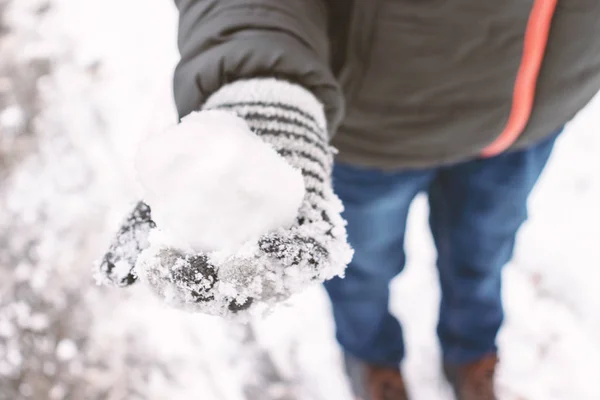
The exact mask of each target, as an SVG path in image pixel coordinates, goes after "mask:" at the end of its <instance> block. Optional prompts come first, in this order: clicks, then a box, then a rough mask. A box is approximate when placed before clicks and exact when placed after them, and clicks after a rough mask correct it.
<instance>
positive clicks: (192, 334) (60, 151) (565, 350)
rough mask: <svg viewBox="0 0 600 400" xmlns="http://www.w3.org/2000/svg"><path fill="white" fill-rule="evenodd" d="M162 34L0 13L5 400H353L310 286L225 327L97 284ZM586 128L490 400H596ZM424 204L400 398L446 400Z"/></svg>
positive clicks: (518, 263)
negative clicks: (405, 392)
mask: <svg viewBox="0 0 600 400" xmlns="http://www.w3.org/2000/svg"><path fill="white" fill-rule="evenodd" d="M175 23H176V15H175V10H174V9H173V7H172V5H171V3H170V2H169V1H168V0H125V1H124V0H102V1H99V0H49V1H42V0H0V132H1V133H0V400H19V399H34V400H45V399H50V400H59V399H75V400H80V399H98V400H100V399H110V400H122V399H123V400H125V399H127V400H130V399H133V400H135V399H139V400H162V399H178V400H186V399H202V400H238V399H240V400H242V399H248V400H263V399H265V400H271V399H272V400H296V399H298V400H300V399H301V400H304V399H307V400H324V399H336V400H337V399H339V400H345V399H349V398H350V397H349V394H348V392H347V389H346V387H345V385H344V379H343V375H342V373H341V369H340V367H339V361H340V358H339V357H340V355H339V352H338V350H337V348H336V346H335V341H334V339H333V327H332V323H331V320H330V317H329V310H328V307H329V306H328V303H327V299H326V297H325V295H324V293H323V291H322V290H321V289H320V288H315V289H314V290H311V291H310V292H307V293H305V294H303V295H301V296H298V297H297V298H296V299H294V301H293V302H292V303H291V304H290V305H288V306H286V307H284V308H282V309H280V310H278V311H277V312H276V313H275V314H274V315H272V316H271V317H269V318H268V319H266V320H264V321H256V322H255V323H253V324H251V325H249V326H237V325H232V324H230V323H225V322H223V321H220V320H218V319H215V318H211V317H206V316H201V315H189V314H182V313H178V312H175V311H171V310H167V309H165V308H163V307H161V305H160V304H157V303H156V301H155V300H154V299H153V298H151V297H150V296H149V295H148V294H147V293H146V292H144V290H143V289H140V288H136V289H133V290H127V291H115V290H110V289H106V288H97V287H95V286H94V285H93V283H92V282H91V277H90V270H91V264H92V262H93V260H95V259H97V258H98V257H99V256H100V255H101V253H102V251H103V249H104V246H105V244H106V243H107V241H108V239H109V237H110V235H111V233H112V231H113V230H114V229H115V227H116V226H117V224H118V223H119V220H120V218H121V217H122V215H123V213H124V212H125V210H127V209H128V206H129V203H128V202H129V201H131V200H133V198H134V192H135V190H134V187H133V184H132V179H131V176H132V174H131V167H130V161H129V160H130V159H131V154H132V149H133V148H134V145H135V143H136V141H137V140H138V138H139V137H140V135H141V134H145V133H146V132H150V131H153V130H156V129H160V128H161V127H163V126H165V124H168V123H170V122H172V121H173V120H174V118H175V117H174V111H173V105H172V102H171V93H170V79H171V78H170V76H171V72H172V68H173V65H174V63H175V61H176V57H177V54H176V50H175ZM599 131H600V98H597V99H596V101H595V102H593V103H592V104H590V106H589V107H588V108H587V109H586V110H585V111H584V112H582V113H581V115H579V116H578V118H577V119H576V120H575V121H574V122H573V123H572V124H571V125H570V126H569V129H568V132H567V133H566V134H565V135H564V136H563V137H562V138H561V139H560V141H559V144H558V148H557V151H556V153H555V154H554V156H553V158H552V161H551V164H550V166H549V168H548V169H547V171H546V173H545V175H544V177H543V179H542V182H541V184H540V185H539V186H538V188H537V190H536V192H535V195H534V196H533V199H532V202H531V219H530V221H529V222H528V224H527V225H526V227H525V228H524V229H523V231H522V233H521V235H520V240H519V245H518V249H517V254H516V257H515V260H514V262H513V263H512V265H510V266H509V267H508V268H507V270H506V275H505V277H506V280H505V293H504V295H505V298H506V306H507V320H506V324H505V327H504V329H503V331H502V333H501V336H500V343H501V346H502V352H501V358H502V366H501V369H500V374H499V383H500V387H501V390H502V399H503V400H571V399H577V400H597V399H600V382H598V380H597V379H596V376H597V375H598V372H600V364H599V360H600V312H598V310H600V290H598V289H597V288H598V286H599V285H600V268H598V263H599V260H600V246H599V245H598V242H599V240H600V210H599V209H598V206H597V205H598V204H600V177H598V175H597V172H598V171H600V157H598V154H599V153H600V132H599ZM423 200H424V199H419V200H418V201H417V202H416V203H415V205H414V210H413V211H414V212H413V213H412V214H411V220H410V228H409V229H410V233H409V235H408V237H409V242H408V251H409V265H408V267H407V270H406V272H405V273H403V274H402V276H401V277H400V278H399V279H398V280H397V281H396V282H395V283H394V298H393V310H394V312H396V313H397V314H398V315H399V316H400V317H401V318H402V320H403V321H404V323H405V326H406V335H407V340H408V347H409V355H408V359H407V360H406V363H405V370H406V373H407V376H408V379H409V385H410V391H411V393H412V395H413V398H414V399H416V400H436V399H440V400H449V399H451V396H450V394H449V390H448V387H447V385H446V384H445V383H444V381H443V379H442V377H441V372H440V369H439V351H438V348H437V344H436V339H435V336H434V326H435V319H436V306H437V302H438V298H439V291H438V288H437V283H436V273H435V269H434V268H433V259H434V252H433V249H432V244H431V239H430V237H429V233H428V232H427V228H426V211H427V210H426V204H425V202H424V201H423ZM594 205H595V206H594Z"/></svg>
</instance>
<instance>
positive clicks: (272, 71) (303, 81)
mask: <svg viewBox="0 0 600 400" xmlns="http://www.w3.org/2000/svg"><path fill="white" fill-rule="evenodd" d="M175 3H176V5H177V8H178V10H179V14H180V19H179V37H178V45H179V50H180V53H181V60H180V62H179V64H178V66H177V69H176V71H175V77H174V85H173V87H174V94H175V101H176V105H177V109H178V112H179V116H180V117H183V116H185V115H187V114H189V113H190V112H192V111H196V110H199V109H200V107H201V105H202V104H203V103H204V102H205V101H206V99H207V98H208V97H209V96H210V95H211V94H213V93H214V92H216V91H217V90H218V89H220V88H221V87H222V86H224V85H226V84H228V83H231V82H233V81H236V80H240V79H248V78H255V77H273V78H279V79H284V80H287V81H289V82H292V83H296V84H299V85H301V86H303V87H304V88H306V89H308V90H309V91H310V92H311V93H313V94H314V95H315V96H316V97H317V98H318V100H319V101H320V102H321V103H322V104H323V105H324V108H325V115H326V118H327V127H328V131H329V133H330V134H331V133H332V132H335V130H336V129H337V127H338V125H339V123H340V121H341V119H342V114H343V98H342V94H341V91H340V88H339V86H338V84H337V82H336V80H335V77H334V76H333V74H332V72H331V69H330V63H329V38H328V34H327V7H326V4H325V2H324V1H323V0H175Z"/></svg>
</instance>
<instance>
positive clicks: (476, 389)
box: [444, 354, 498, 400]
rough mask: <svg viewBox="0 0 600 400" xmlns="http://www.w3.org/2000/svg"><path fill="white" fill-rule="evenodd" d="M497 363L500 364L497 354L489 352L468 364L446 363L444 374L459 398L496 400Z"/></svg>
mask: <svg viewBox="0 0 600 400" xmlns="http://www.w3.org/2000/svg"><path fill="white" fill-rule="evenodd" d="M496 364H498V357H497V356H496V354H489V355H487V356H485V357H483V358H482V359H480V360H477V361H474V362H471V363H468V364H463V365H449V364H444V374H445V375H446V378H447V379H448V381H449V382H450V384H451V385H452V388H453V389H454V393H455V394H456V398H457V399H458V400H496V399H497V398H496V395H495V392H494V374H495V372H496Z"/></svg>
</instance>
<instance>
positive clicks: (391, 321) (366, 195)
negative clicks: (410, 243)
mask: <svg viewBox="0 0 600 400" xmlns="http://www.w3.org/2000/svg"><path fill="white" fill-rule="evenodd" d="M431 177H432V173H431V172H429V171H418V172H417V171H415V172H397V173H396V172H383V171H379V170H374V169H363V168H358V167H351V166H347V165H336V166H335V168H334V172H333V185H334V189H335V191H336V193H337V195H338V196H339V197H340V198H341V200H342V202H343V203H344V207H345V211H344V213H343V217H344V218H345V219H346V220H347V221H348V239H349V242H350V244H351V245H352V247H353V248H354V251H355V254H354V258H353V260H352V262H351V263H350V264H349V265H348V268H347V269H346V275H345V278H343V279H341V278H334V279H332V280H331V281H329V282H326V283H325V288H326V289H327V292H328V294H329V297H330V299H331V303H332V307H333V315H334V319H335V324H336V331H337V339H338V341H339V343H340V344H341V346H342V347H343V348H344V350H345V351H347V352H348V353H350V354H352V355H354V356H355V357H358V358H360V359H362V360H365V361H369V362H371V363H374V364H380V365H398V363H399V362H400V361H401V359H402V357H403V355H404V344H403V338H402V329H401V327H400V324H399V323H398V321H397V320H396V318H394V317H393V316H392V315H391V314H390V312H389V307H388V302H389V283H390V281H391V280H392V279H393V278H394V277H395V276H396V275H397V274H398V273H399V272H400V271H401V270H402V268H403V267H404V261H405V255H404V231H405V227H406V219H407V215H408V209H409V206H410V204H411V202H412V200H413V199H414V197H415V196H416V194H417V193H418V192H420V191H422V190H424V189H426V188H427V186H428V184H429V182H430V180H431Z"/></svg>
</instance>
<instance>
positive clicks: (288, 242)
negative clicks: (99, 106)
mask: <svg viewBox="0 0 600 400" xmlns="http://www.w3.org/2000/svg"><path fill="white" fill-rule="evenodd" d="M176 2H177V5H178V7H179V10H180V13H181V22H180V38H179V45H180V49H181V61H180V63H179V65H178V67H177V70H176V73H175V82H174V91H175V97H176V100H177V106H178V110H179V114H180V116H181V117H185V116H186V115H188V114H189V113H191V112H194V111H197V110H200V112H202V110H215V109H216V110H222V111H227V112H232V113H234V114H235V115H237V116H239V117H241V118H242V119H243V120H244V121H245V122H246V123H247V125H248V127H249V128H250V129H251V130H252V131H253V132H254V133H255V134H256V135H258V136H259V137H261V139H263V140H264V141H265V142H266V143H268V144H269V145H271V146H272V148H273V149H274V150H275V151H276V152H277V153H279V155H280V156H282V157H283V158H284V159H285V161H287V162H288V163H289V164H290V165H291V166H292V167H294V168H295V169H296V170H298V171H300V172H301V174H302V177H303V180H304V186H305V189H306V193H305V196H304V199H303V202H302V205H301V207H300V209H299V211H298V215H297V218H296V222H295V223H294V224H293V225H292V226H291V227H288V228H285V229H279V230H276V231H273V232H270V233H268V234H266V235H264V236H262V237H261V238H260V239H259V240H258V242H257V250H256V252H255V253H253V254H250V255H244V256H239V257H238V256H236V257H234V259H233V260H234V261H233V262H225V263H224V262H223V261H222V260H215V259H211V255H210V254H203V253H195V254H192V253H182V252H181V251H178V250H176V249H173V248H168V247H160V246H150V243H149V242H148V235H149V232H150V231H151V230H153V229H160V226H158V227H156V226H155V224H154V222H153V221H152V218H151V209H150V208H151V206H152V204H150V206H148V205H147V204H145V203H144V202H140V203H139V204H138V205H137V206H136V208H135V210H134V211H133V212H132V214H131V215H130V217H129V218H128V219H127V221H126V222H125V223H124V225H123V227H122V228H121V229H120V231H119V232H118V233H117V236H116V237H115V240H114V241H113V243H112V244H111V246H110V249H109V252H108V253H107V254H106V256H105V257H104V260H103V261H102V263H101V264H100V265H99V268H98V278H99V280H100V281H101V282H104V283H109V284H113V285H117V286H128V285H131V284H133V283H134V282H135V281H137V280H138V278H140V280H141V281H142V282H144V283H145V284H147V285H148V286H149V287H150V288H151V290H152V291H154V292H155V293H156V294H157V295H159V296H160V297H162V298H164V299H165V300H166V301H167V302H169V303H170V304H172V305H174V306H176V307H180V308H184V309H188V310H194V311H200V312H205V313H210V314H216V315H222V316H233V315H236V316H240V315H242V314H246V312H245V311H246V310H249V309H257V310H259V309H261V308H262V307H261V305H269V304H273V303H275V302H279V301H281V300H283V299H286V298H287V297H289V295H290V294H292V293H295V292H297V291H299V290H302V288H303V287H305V286H307V285H308V284H311V283H318V282H322V281H323V280H326V279H330V278H331V277H333V276H335V275H340V274H343V271H344V268H345V266H346V264H347V263H348V262H349V261H350V257H351V254H352V251H351V249H350V248H349V246H348V244H347V242H346V231H345V222H344V221H343V219H342V218H341V216H340V213H341V211H342V205H341V203H340V201H339V199H338V198H337V197H336V196H335V194H334V193H333V190H332V186H331V168H332V164H333V153H334V150H333V149H332V148H331V147H330V146H329V144H328V141H329V137H330V135H331V133H332V132H334V131H335V129H336V128H337V125H338V124H339V122H340V119H341V116H342V104H343V101H342V96H341V93H340V90H339V88H338V86H337V84H336V82H335V79H334V77H333V75H332V73H331V71H330V69H329V62H328V48H327V47H328V44H329V41H328V38H327V36H326V32H327V27H326V20H327V15H326V10H325V7H324V5H323V3H322V2H321V0H245V1H243V0H196V1H193V0H176ZM273 78H276V79H273ZM182 266H183V267H182ZM251 306H252V307H251ZM242 311H244V312H242Z"/></svg>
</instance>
